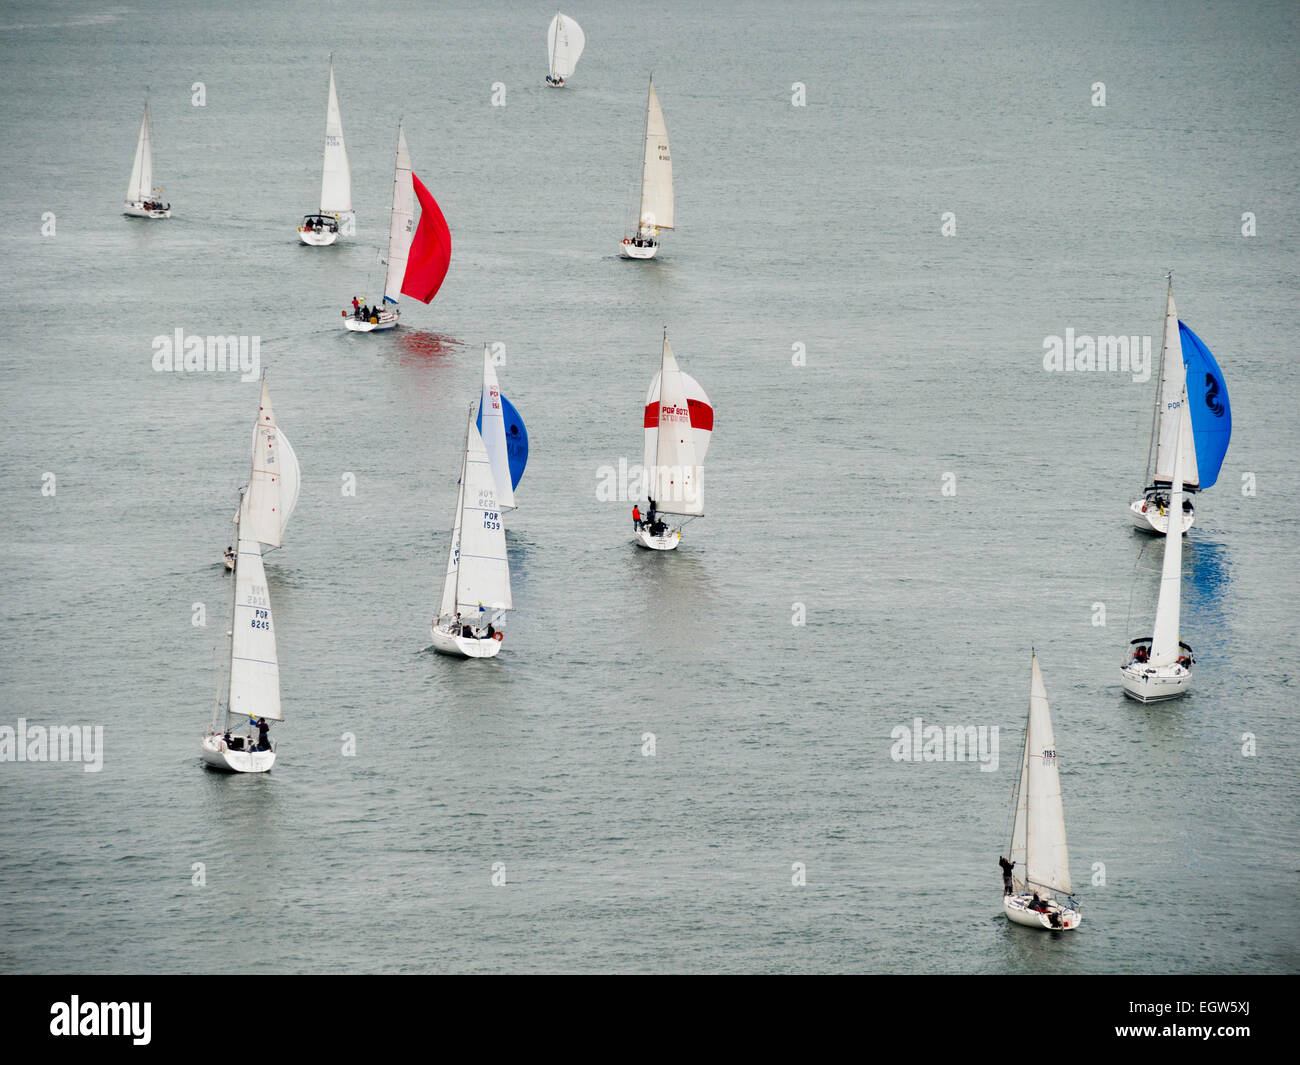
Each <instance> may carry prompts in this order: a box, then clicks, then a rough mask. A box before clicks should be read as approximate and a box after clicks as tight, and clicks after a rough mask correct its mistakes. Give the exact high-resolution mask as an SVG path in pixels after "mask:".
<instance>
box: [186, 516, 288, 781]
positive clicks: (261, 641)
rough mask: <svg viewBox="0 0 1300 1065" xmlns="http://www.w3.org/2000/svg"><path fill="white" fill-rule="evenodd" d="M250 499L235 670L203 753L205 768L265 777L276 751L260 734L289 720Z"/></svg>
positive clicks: (235, 608)
mask: <svg viewBox="0 0 1300 1065" xmlns="http://www.w3.org/2000/svg"><path fill="white" fill-rule="evenodd" d="M249 494H250V493H249V492H248V491H246V492H244V494H243V498H242V499H241V500H240V507H239V516H238V525H239V553H238V556H237V559H236V562H235V579H234V582H233V585H234V587H233V590H232V596H233V599H232V602H231V621H230V628H229V629H228V630H227V631H226V636H227V638H228V639H229V641H230V655H229V668H228V669H227V670H226V671H225V677H224V680H225V684H224V687H223V690H222V692H221V694H220V695H219V696H218V698H217V705H216V707H215V708H214V709H213V712H212V723H211V725H210V726H209V727H208V731H207V733H206V734H205V735H204V737H203V741H202V744H201V745H200V752H201V754H202V756H203V761H204V763H205V764H207V765H209V766H212V767H213V768H214V769H224V770H228V771H230V772H234V773H265V772H266V771H267V770H269V769H270V768H271V766H273V765H274V764H275V748H274V746H273V745H272V744H271V743H270V741H269V738H267V739H266V742H265V744H263V743H262V742H260V739H261V738H263V737H262V736H260V735H259V734H260V733H263V731H264V728H265V724H264V723H265V722H267V721H283V720H284V716H283V714H282V713H281V710H280V664H279V659H278V658H277V657H276V653H275V623H274V621H273V620H272V617H271V598H270V595H269V594H268V592H267V587H266V571H265V570H264V569H263V567H262V548H261V545H260V544H259V543H258V541H257V538H256V536H255V535H254V534H253V532H252V530H253V525H254V519H253V516H252V514H251V513H250V510H249ZM223 714H224V719H223ZM236 722H239V724H236ZM259 722H260V723H262V724H261V725H260V726H259V724H258V723H259ZM219 724H220V726H221V727H218V725H219Z"/></svg>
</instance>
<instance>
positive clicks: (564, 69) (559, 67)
mask: <svg viewBox="0 0 1300 1065" xmlns="http://www.w3.org/2000/svg"><path fill="white" fill-rule="evenodd" d="M586 46H587V38H586V36H585V35H584V34H583V32H582V27H581V26H579V25H578V24H577V23H576V22H574V21H573V19H571V18H569V16H568V15H565V14H563V13H561V14H558V15H556V16H555V18H553V19H551V26H550V29H548V30H547V31H546V52H547V54H548V55H549V56H550V57H551V77H553V78H554V77H560V78H567V77H570V76H571V75H572V74H573V68H574V67H576V66H577V65H578V57H579V56H580V55H582V50H583V49H584V48H585V47H586Z"/></svg>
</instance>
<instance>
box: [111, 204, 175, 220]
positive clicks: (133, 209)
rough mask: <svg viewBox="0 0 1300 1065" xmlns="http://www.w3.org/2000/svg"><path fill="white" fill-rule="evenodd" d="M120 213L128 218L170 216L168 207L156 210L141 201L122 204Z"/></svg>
mask: <svg viewBox="0 0 1300 1065" xmlns="http://www.w3.org/2000/svg"><path fill="white" fill-rule="evenodd" d="M122 213H123V214H124V215H126V216H127V217H128V218H170V217H171V216H172V212H171V209H170V208H166V209H164V210H161V211H156V210H151V209H150V208H148V207H146V206H145V205H144V204H142V203H128V204H126V205H124V206H123V208H122Z"/></svg>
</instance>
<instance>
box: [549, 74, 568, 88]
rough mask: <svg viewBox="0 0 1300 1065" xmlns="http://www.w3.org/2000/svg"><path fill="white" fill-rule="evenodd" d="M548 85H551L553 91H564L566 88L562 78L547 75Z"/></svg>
mask: <svg viewBox="0 0 1300 1065" xmlns="http://www.w3.org/2000/svg"><path fill="white" fill-rule="evenodd" d="M546 84H547V85H549V86H550V87H551V88H552V89H563V88H564V79H563V78H561V77H556V76H555V75H553V74H547V75H546Z"/></svg>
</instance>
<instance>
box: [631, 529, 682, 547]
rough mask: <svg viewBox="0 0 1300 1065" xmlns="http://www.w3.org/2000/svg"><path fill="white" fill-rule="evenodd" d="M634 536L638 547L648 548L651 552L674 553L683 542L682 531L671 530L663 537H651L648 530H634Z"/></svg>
mask: <svg viewBox="0 0 1300 1065" xmlns="http://www.w3.org/2000/svg"><path fill="white" fill-rule="evenodd" d="M633 535H634V536H635V537H636V542H637V546H638V547H646V548H649V549H650V550H651V551H672V550H674V549H675V548H676V547H677V545H678V544H680V543H681V542H682V530H681V529H669V530H668V531H667V532H666V533H664V534H663V536H651V535H650V530H648V529H644V528H642V529H634V530H633Z"/></svg>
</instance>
